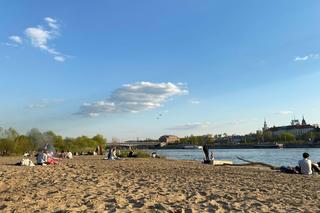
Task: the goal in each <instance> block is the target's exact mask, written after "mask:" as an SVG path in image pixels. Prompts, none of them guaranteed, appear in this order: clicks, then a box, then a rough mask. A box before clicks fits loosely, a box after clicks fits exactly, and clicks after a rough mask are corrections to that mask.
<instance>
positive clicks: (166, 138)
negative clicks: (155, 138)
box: [159, 135, 180, 143]
mask: <svg viewBox="0 0 320 213" xmlns="http://www.w3.org/2000/svg"><path fill="white" fill-rule="evenodd" d="M179 141H180V138H179V137H177V136H175V135H163V136H161V137H160V138H159V142H165V143H176V142H179Z"/></svg>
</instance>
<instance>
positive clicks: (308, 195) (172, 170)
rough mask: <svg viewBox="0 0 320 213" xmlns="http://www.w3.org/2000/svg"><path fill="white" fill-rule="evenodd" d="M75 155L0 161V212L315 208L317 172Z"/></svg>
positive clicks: (317, 195) (221, 210) (303, 209)
mask: <svg viewBox="0 0 320 213" xmlns="http://www.w3.org/2000/svg"><path fill="white" fill-rule="evenodd" d="M102 157H103V156H81V157H76V158H75V159H71V160H66V159H65V160H62V161H61V162H60V163H59V164H58V165H56V166H36V167H20V166H13V165H12V164H14V163H16V162H17V161H18V160H19V159H20V158H19V157H1V158H0V211H4V212H6V211H15V212H35V211H40V212H48V211H49V212H58V211H59V212H66V211H71V212H76V211H89V212H92V211H97V212H103V211H107V212H112V211H116V212H129V211H135V212H170V211H178V212H179V211H180V212H183V211H185V212H205V211H214V210H216V211H217V212H225V211H226V212H229V211H245V212H270V211H280V212H281V211H282V212H302V211H310V212H315V211H317V210H319V209H320V204H319V202H318V201H319V199H320V192H319V191H317V189H318V186H319V184H320V176H302V175H290V174H283V173H278V172H275V171H272V170H270V169H268V168H264V167H235V166H211V165H203V164H201V163H200V162H197V161H172V160H165V159H126V160H120V161H106V160H102Z"/></svg>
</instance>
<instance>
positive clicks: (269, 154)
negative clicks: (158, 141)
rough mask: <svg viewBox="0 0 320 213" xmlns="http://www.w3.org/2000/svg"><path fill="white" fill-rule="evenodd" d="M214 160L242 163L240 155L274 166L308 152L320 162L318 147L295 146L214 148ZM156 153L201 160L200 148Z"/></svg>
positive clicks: (291, 162) (296, 159) (296, 162)
mask: <svg viewBox="0 0 320 213" xmlns="http://www.w3.org/2000/svg"><path fill="white" fill-rule="evenodd" d="M210 151H213V152H214V156H215V159H216V160H231V161H233V163H244V162H243V161H240V160H238V159H237V158H236V156H241V157H243V158H245V159H247V160H250V161H255V162H264V163H268V164H272V165H275V166H282V165H285V166H289V165H290V166H296V165H297V164H298V160H300V159H302V153H304V152H308V153H309V154H310V159H311V160H312V162H320V148H295V149H293V148H292V149H216V150H210ZM156 152H157V154H159V155H160V156H164V157H166V158H167V159H172V160H199V161H200V160H203V158H204V154H203V151H202V150H201V149H160V150H156Z"/></svg>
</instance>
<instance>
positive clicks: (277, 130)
mask: <svg viewBox="0 0 320 213" xmlns="http://www.w3.org/2000/svg"><path fill="white" fill-rule="evenodd" d="M316 128H317V127H316V126H315V125H310V124H307V122H306V120H305V119H304V117H303V118H302V121H301V123H300V121H299V120H298V119H294V120H292V121H291V124H290V125H288V126H279V127H275V126H274V127H271V128H268V127H267V123H266V121H265V122H264V126H263V128H262V131H263V132H270V133H271V134H272V136H280V135H281V134H283V133H290V134H292V135H294V136H295V137H299V136H302V135H304V134H307V133H308V132H311V131H314V130H316Z"/></svg>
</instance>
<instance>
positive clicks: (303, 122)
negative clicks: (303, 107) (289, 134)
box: [301, 116, 307, 126]
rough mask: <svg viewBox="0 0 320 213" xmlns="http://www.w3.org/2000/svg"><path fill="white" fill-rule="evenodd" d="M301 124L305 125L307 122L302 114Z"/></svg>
mask: <svg viewBox="0 0 320 213" xmlns="http://www.w3.org/2000/svg"><path fill="white" fill-rule="evenodd" d="M301 125H303V126H305V125H307V122H306V120H305V119H304V116H302V121H301Z"/></svg>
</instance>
